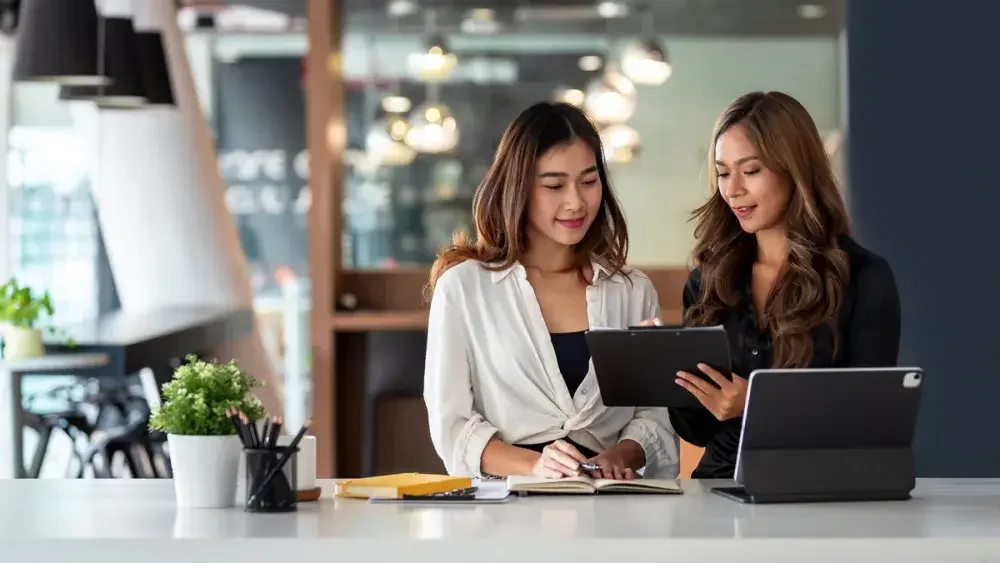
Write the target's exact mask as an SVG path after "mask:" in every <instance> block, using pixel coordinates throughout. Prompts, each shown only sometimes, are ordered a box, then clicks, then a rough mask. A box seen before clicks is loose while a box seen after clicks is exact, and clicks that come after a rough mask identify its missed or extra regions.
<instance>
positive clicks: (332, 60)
mask: <svg viewBox="0 0 1000 563" xmlns="http://www.w3.org/2000/svg"><path fill="white" fill-rule="evenodd" d="M342 1H343V0H308V18H309V24H308V32H309V54H308V56H307V57H306V63H305V73H306V80H305V84H306V113H307V116H306V117H307V123H306V136H307V147H308V150H309V153H310V160H311V174H310V179H309V186H310V189H311V192H312V207H311V210H310V214H309V227H308V228H309V260H310V269H311V278H312V312H311V317H310V337H311V351H312V374H313V375H312V377H313V390H312V412H313V425H312V433H313V434H314V435H315V436H316V438H317V474H318V476H319V477H333V476H338V477H340V476H352V475H357V474H358V473H359V472H360V468H361V456H362V449H363V448H362V444H361V436H362V429H363V427H364V416H363V414H364V413H363V404H362V401H363V396H364V378H365V375H366V364H367V362H368V359H369V358H368V356H369V355H370V354H371V353H372V351H371V349H370V346H368V345H367V344H366V342H367V340H366V338H367V336H368V335H370V334H371V333H374V332H381V331H404V332H405V331H417V332H422V331H425V330H426V326H427V303H426V301H425V299H424V286H425V284H426V281H427V274H428V270H427V269H425V268H419V269H398V270H385V271H361V270H345V269H344V268H343V267H342V263H343V261H342V259H341V248H342V247H341V236H340V233H341V232H342V230H343V229H342V225H343V217H342V211H341V205H340V202H341V201H342V200H343V184H344V169H343V164H342V163H343V157H342V155H343V154H344V151H345V147H346V119H345V115H344V109H345V102H344V83H343V79H342V73H341V68H342V53H341V51H340V39H341V34H342V32H343V29H342V22H341V20H340V17H339V13H340V9H341V6H340V5H339V4H340V3H341V2H342ZM644 271H645V272H646V274H647V275H649V277H650V278H651V279H652V280H653V283H654V285H655V286H656V289H657V292H658V293H659V296H660V299H661V306H662V310H663V317H664V319H665V321H666V322H679V321H680V308H681V302H680V299H681V290H682V287H683V284H684V280H685V278H686V275H687V272H686V270H685V269H677V268H675V269H662V268H661V269H657V268H644ZM344 294H352V295H354V296H355V297H356V298H357V301H358V308H357V310H355V311H352V312H337V311H335V310H334V304H335V303H336V302H337V298H338V297H339V296H341V295H344ZM377 353H386V354H391V353H403V351H400V350H384V351H377ZM406 353H409V354H413V355H414V357H415V358H416V360H415V362H414V363H415V365H414V366H413V369H414V370H419V372H420V373H422V370H423V365H422V351H421V350H409V351H406ZM378 416H379V422H380V428H381V431H380V433H379V437H378V441H377V450H378V452H379V456H378V457H379V460H380V463H379V469H380V470H382V471H395V470H408V471H441V470H443V467H442V466H441V462H440V460H439V459H437V457H436V455H435V454H434V452H433V449H432V448H431V446H430V439H429V435H428V432H427V422H426V411H425V410H424V407H423V402H422V401H421V400H420V399H419V398H400V399H398V400H391V401H387V402H386V404H384V405H383V407H382V408H381V409H380V412H379V415H378ZM682 457H683V459H682V467H683V469H682V474H687V473H689V472H690V467H691V466H692V465H693V464H694V463H696V462H697V460H698V459H699V458H700V451H699V450H697V449H696V448H691V447H689V446H685V447H684V449H683V455H682Z"/></svg>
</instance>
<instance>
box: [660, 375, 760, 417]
mask: <svg viewBox="0 0 1000 563" xmlns="http://www.w3.org/2000/svg"><path fill="white" fill-rule="evenodd" d="M698 369H699V370H701V372H702V373H704V374H705V375H707V376H708V377H709V378H711V379H712V381H705V380H704V379H702V378H700V377H698V376H696V375H692V374H690V373H688V372H686V371H679V372H677V379H676V380H675V381H676V382H677V384H678V385H680V386H681V387H683V388H685V389H687V390H688V391H689V392H690V393H691V394H692V395H694V396H695V398H696V399H698V401H699V402H700V403H701V404H702V405H703V406H704V407H705V408H706V409H708V411H709V412H710V413H712V414H713V415H715V418H717V419H719V420H729V419H730V418H736V417H738V416H742V415H743V405H744V403H745V402H746V397H747V380H746V379H743V378H742V377H740V376H738V375H735V374H734V375H733V379H732V381H730V380H728V379H726V377H725V376H724V375H722V374H721V373H719V372H718V371H717V370H714V369H712V368H711V367H709V366H707V365H705V364H698ZM713 383H714V385H713Z"/></svg>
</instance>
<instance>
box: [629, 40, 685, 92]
mask: <svg viewBox="0 0 1000 563" xmlns="http://www.w3.org/2000/svg"><path fill="white" fill-rule="evenodd" d="M621 64H622V72H623V73H625V76H627V77H628V78H629V79H630V80H632V82H635V83H636V84H646V85H651V86H656V85H659V84H663V83H664V82H666V81H667V79H668V78H670V75H671V74H673V71H674V69H673V66H671V64H670V57H669V56H668V55H667V50H666V49H665V48H664V47H663V46H662V45H661V44H660V41H659V40H658V39H656V38H655V37H650V38H649V39H647V40H645V41H642V42H639V43H634V44H632V45H629V46H628V47H626V49H625V52H624V54H623V55H622V63H621Z"/></svg>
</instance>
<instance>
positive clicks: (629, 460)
mask: <svg viewBox="0 0 1000 563" xmlns="http://www.w3.org/2000/svg"><path fill="white" fill-rule="evenodd" d="M615 448H618V449H620V453H621V455H622V459H623V460H624V461H625V465H626V466H627V467H629V468H630V469H633V470H639V469H642V468H643V467H645V466H646V450H645V449H643V447H642V444H640V443H639V442H636V441H635V440H633V439H631V438H625V439H624V440H622V441H621V442H618V444H617V445H616V446H615Z"/></svg>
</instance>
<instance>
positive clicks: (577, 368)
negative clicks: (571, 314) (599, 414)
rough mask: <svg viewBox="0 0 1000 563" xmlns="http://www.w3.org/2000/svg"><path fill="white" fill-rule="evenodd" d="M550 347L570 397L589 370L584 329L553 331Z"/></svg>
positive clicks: (588, 350) (587, 348) (588, 354)
mask: <svg viewBox="0 0 1000 563" xmlns="http://www.w3.org/2000/svg"><path fill="white" fill-rule="evenodd" d="M550 335H551V337H552V348H554V349H555V352H556V360H557V361H558V362H559V372H560V373H562V376H563V380H564V381H565V382H566V388H567V389H569V394H570V396H571V397H572V396H573V395H575V394H576V390H577V389H578V388H579V387H580V384H581V383H583V378H585V377H587V373H588V372H589V371H590V348H589V347H588V346H587V335H586V332H585V331H582V330H581V331H579V332H553V333H550Z"/></svg>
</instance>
